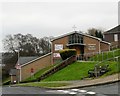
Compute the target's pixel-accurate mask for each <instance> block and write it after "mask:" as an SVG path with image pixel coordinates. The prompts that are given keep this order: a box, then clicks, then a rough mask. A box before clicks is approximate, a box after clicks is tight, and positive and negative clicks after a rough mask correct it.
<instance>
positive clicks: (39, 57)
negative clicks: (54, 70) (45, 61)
mask: <svg viewBox="0 0 120 96" xmlns="http://www.w3.org/2000/svg"><path fill="white" fill-rule="evenodd" d="M50 54H52V52H50V53H48V54H45V55H43V56H40V57H38V58H36V59H34V60H32V61H30V62H27V63H25V64H22V65H21V67H23V66H25V65H28V64H29V63H32V62H34V61H37V60H39V59H41V58H43V57H46V56H48V55H50Z"/></svg>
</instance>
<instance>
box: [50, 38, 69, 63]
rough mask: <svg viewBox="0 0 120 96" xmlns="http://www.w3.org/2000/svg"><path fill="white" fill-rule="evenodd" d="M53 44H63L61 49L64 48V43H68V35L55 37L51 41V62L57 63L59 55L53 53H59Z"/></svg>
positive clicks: (59, 59)
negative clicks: (55, 55)
mask: <svg viewBox="0 0 120 96" xmlns="http://www.w3.org/2000/svg"><path fill="white" fill-rule="evenodd" d="M55 44H63V49H66V48H67V46H66V44H68V36H65V37H62V38H59V39H56V40H54V41H52V50H51V51H52V60H53V61H52V63H53V64H54V63H59V62H60V61H61V58H60V57H54V53H59V51H56V50H55Z"/></svg>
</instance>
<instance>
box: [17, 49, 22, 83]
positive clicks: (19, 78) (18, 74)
mask: <svg viewBox="0 0 120 96" xmlns="http://www.w3.org/2000/svg"><path fill="white" fill-rule="evenodd" d="M17 53H18V54H17V57H18V61H17V67H16V69H17V70H18V71H17V81H18V83H19V82H20V81H21V66H20V61H19V57H20V50H19V49H18V50H17Z"/></svg>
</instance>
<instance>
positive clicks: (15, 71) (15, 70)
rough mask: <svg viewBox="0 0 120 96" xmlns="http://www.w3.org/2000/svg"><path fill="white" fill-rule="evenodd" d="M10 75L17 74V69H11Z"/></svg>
mask: <svg viewBox="0 0 120 96" xmlns="http://www.w3.org/2000/svg"><path fill="white" fill-rule="evenodd" d="M9 75H12V76H16V75H17V69H10V73H9Z"/></svg>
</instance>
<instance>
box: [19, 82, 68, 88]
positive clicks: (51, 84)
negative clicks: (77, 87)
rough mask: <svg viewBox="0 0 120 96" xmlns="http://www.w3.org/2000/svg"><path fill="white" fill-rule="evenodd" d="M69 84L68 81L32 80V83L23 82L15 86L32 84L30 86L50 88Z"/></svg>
mask: <svg viewBox="0 0 120 96" xmlns="http://www.w3.org/2000/svg"><path fill="white" fill-rule="evenodd" d="M67 85H70V84H69V83H58V82H57V83H55V82H34V83H23V84H17V86H29V87H30V86H32V87H43V88H52V87H62V86H67Z"/></svg>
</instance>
